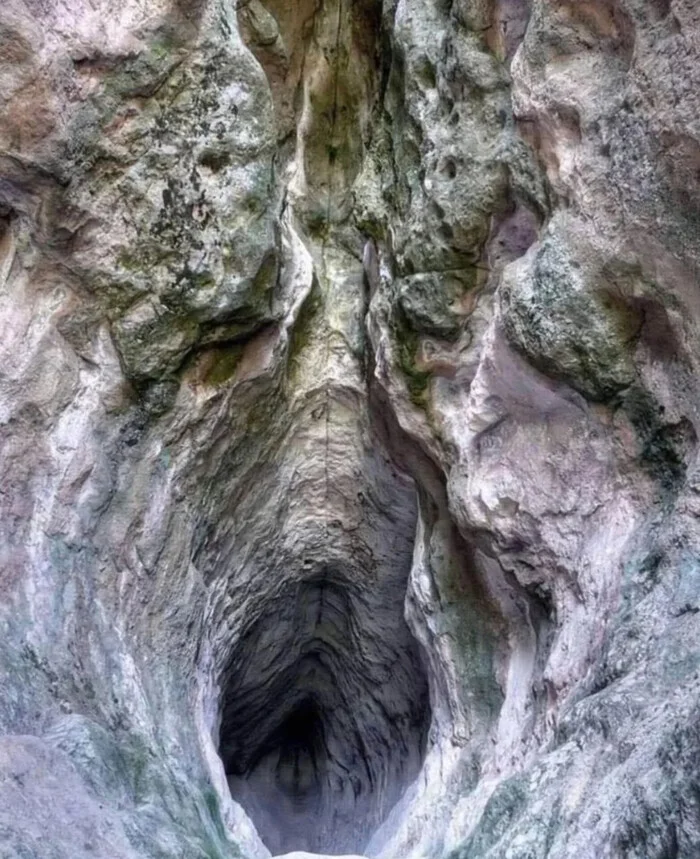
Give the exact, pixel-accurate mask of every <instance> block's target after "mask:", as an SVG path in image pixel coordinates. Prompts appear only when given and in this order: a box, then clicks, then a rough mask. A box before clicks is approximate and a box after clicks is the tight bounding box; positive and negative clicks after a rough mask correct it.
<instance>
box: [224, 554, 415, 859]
mask: <svg viewBox="0 0 700 859" xmlns="http://www.w3.org/2000/svg"><path fill="white" fill-rule="evenodd" d="M404 590H405V582H404ZM396 597H397V599H396V600H395V605H394V617H393V619H392V618H386V617H385V618H383V621H384V622H383V623H380V624H377V623H376V618H375V617H373V612H372V606H371V603H369V602H368V601H367V596H366V594H363V592H362V590H361V589H360V588H358V587H357V586H356V585H353V583H352V582H351V581H350V579H347V578H345V577H344V576H343V574H342V572H338V571H325V572H323V573H322V574H320V575H317V576H315V577H314V578H312V579H310V580H306V581H301V582H296V583H293V584H291V585H290V586H288V587H287V588H285V589H284V590H283V591H282V593H280V594H279V595H278V596H277V597H276V598H271V599H270V601H269V606H268V607H267V608H266V610H265V611H264V613H263V614H262V615H261V616H260V617H259V618H258V619H257V620H256V621H255V622H254V623H253V624H252V625H251V627H250V629H249V630H248V631H247V634H246V635H245V636H243V637H242V638H241V639H240V641H239V644H238V645H237V647H236V649H235V651H234V653H233V654H232V656H231V661H230V665H229V669H228V671H227V673H226V685H225V688H224V690H223V708H222V723H221V734H220V742H221V746H220V750H221V756H222V759H223V762H224V766H225V769H226V773H227V777H228V781H229V787H230V790H231V794H232V795H233V797H234V799H236V800H237V801H239V802H240V803H241V804H242V805H243V807H244V808H245V809H246V811H247V812H248V814H249V815H250V817H251V818H252V820H253V822H254V823H255V825H256V827H257V830H258V832H259V834H260V836H261V838H262V839H263V841H264V842H265V844H266V846H267V847H268V848H269V849H270V850H271V851H272V853H273V854H276V853H285V852H288V851H293V850H308V851H311V852H341V853H342V852H359V851H361V850H362V848H363V847H364V845H365V844H366V843H367V841H368V840H369V838H370V837H371V835H372V834H373V832H374V831H375V830H376V829H377V827H378V826H379V825H380V824H381V823H382V821H383V820H384V818H385V817H386V815H387V814H388V812H389V811H390V810H391V808H392V806H393V805H394V804H395V803H396V802H397V801H398V799H399V798H400V797H401V794H402V793H403V791H404V790H405V789H406V787H407V786H408V785H409V784H410V782H411V781H412V780H413V779H414V778H415V777H416V775H417V774H418V771H419V769H420V766H421V762H422V757H423V753H424V749H425V739H426V731H427V727H428V724H429V721H430V706H429V703H428V688H427V681H426V677H425V674H424V670H423V667H422V664H421V660H420V656H419V653H418V646H417V644H416V642H415V641H414V640H413V638H412V637H411V633H410V631H409V630H408V627H407V626H406V624H405V622H404V620H403V615H402V610H401V606H402V602H403V595H402V594H401V593H399V594H396ZM370 599H371V597H370ZM392 621H393V623H392Z"/></svg>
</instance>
